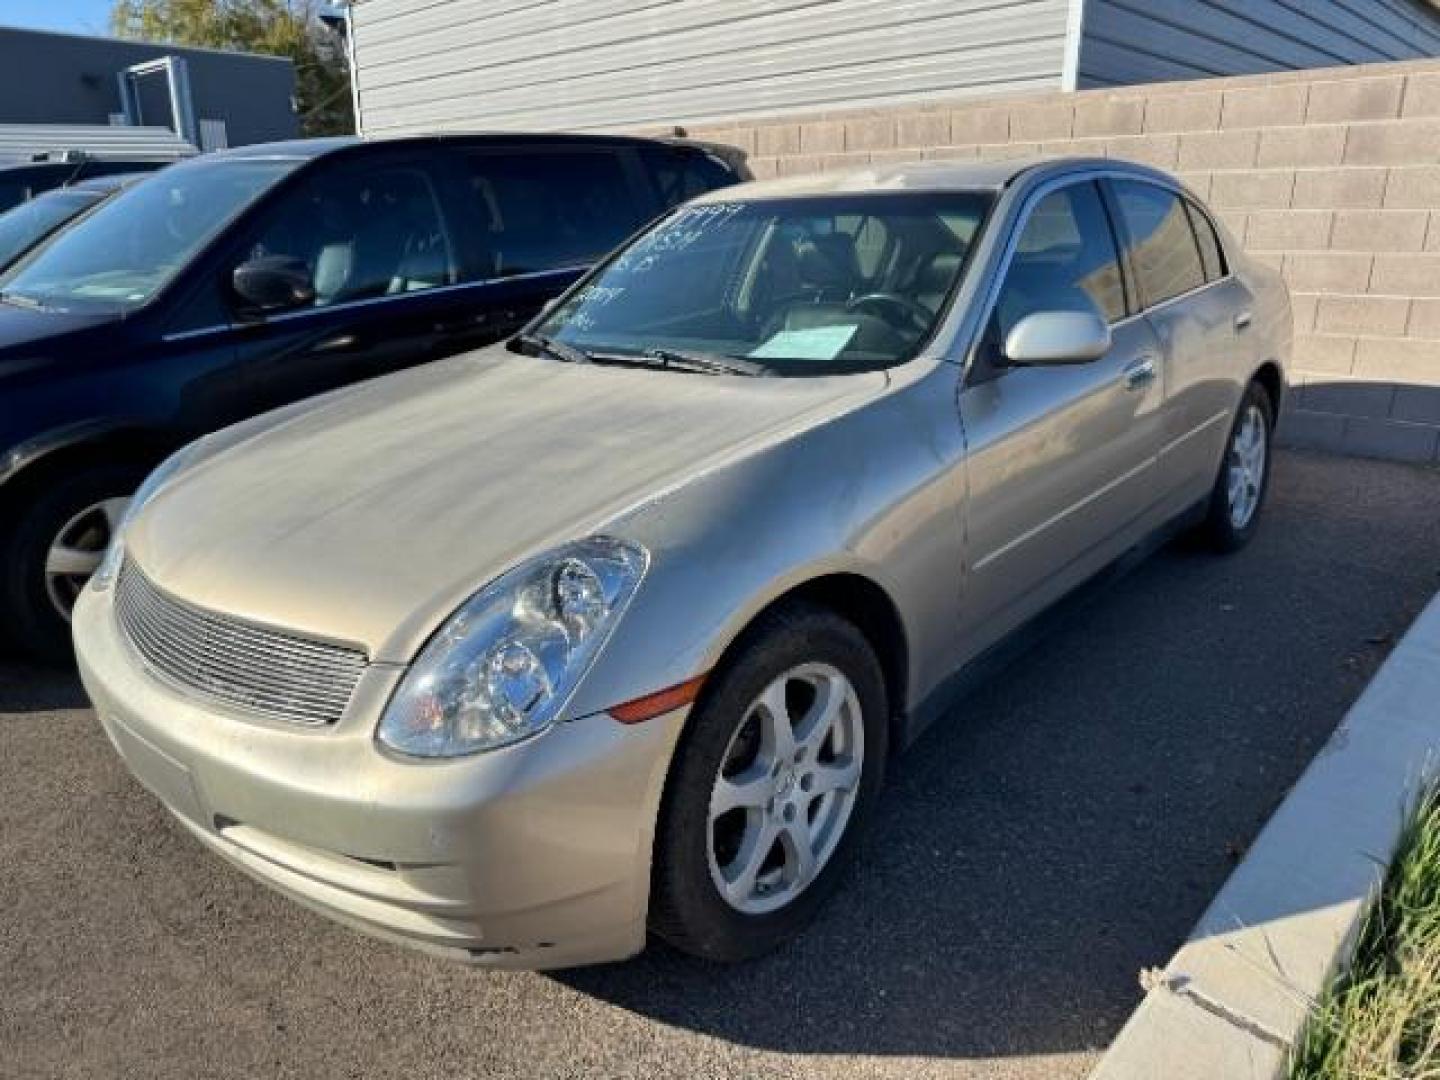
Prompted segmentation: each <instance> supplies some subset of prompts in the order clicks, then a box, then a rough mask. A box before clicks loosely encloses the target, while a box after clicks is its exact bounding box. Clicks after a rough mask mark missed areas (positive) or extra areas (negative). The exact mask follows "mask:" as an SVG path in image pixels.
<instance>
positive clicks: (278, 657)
mask: <svg viewBox="0 0 1440 1080" xmlns="http://www.w3.org/2000/svg"><path fill="white" fill-rule="evenodd" d="M115 607H116V611H117V613H118V615H119V619H120V627H121V629H122V630H123V631H124V634H125V636H126V638H128V639H129V641H130V644H131V645H132V646H134V648H135V651H136V652H138V653H139V654H140V656H141V657H142V658H143V659H144V660H145V662H146V663H147V664H148V665H149V666H150V667H151V668H152V669H153V670H154V672H155V673H156V674H157V675H159V676H161V677H162V678H164V679H167V680H168V681H170V682H172V683H174V684H176V685H177V686H179V687H180V688H182V689H184V690H188V691H191V692H193V693H195V694H198V695H200V696H202V697H206V698H209V699H210V700H212V701H217V702H220V703H221V704H224V705H229V706H231V707H233V708H236V709H239V710H242V711H244V712H248V713H253V714H255V715H258V716H263V717H268V718H271V719H275V720H284V721H287V722H289V723H292V724H311V725H319V724H333V723H334V722H335V721H336V720H339V719H340V716H341V715H342V714H343V713H344V711H345V706H346V705H347V704H349V701H350V695H351V694H352V693H353V692H354V690H355V683H356V682H357V681H358V680H359V678H360V673H361V671H363V670H364V668H365V654H364V653H363V652H361V651H360V650H359V649H354V648H347V647H345V646H343V645H332V644H330V643H328V642H324V641H315V640H312V639H310V638H304V637H300V636H298V635H295V634H287V633H284V632H282V631H279V630H270V629H267V628H264V627H260V626H254V625H252V624H250V623H246V622H241V621H239V620H238V619H234V618H231V617H229V616H226V615H217V614H214V613H212V612H208V611H203V610H201V609H200V608H197V607H192V606H191V605H189V604H186V603H183V602H182V601H180V600H177V599H175V598H174V597H173V596H169V595H167V594H165V593H163V592H161V591H160V589H158V588H157V587H156V586H155V585H154V584H153V583H152V582H151V581H150V579H149V578H147V577H146V576H145V575H144V574H143V573H142V572H141V571H140V569H139V567H137V566H136V565H135V564H134V563H133V562H131V561H130V560H129V559H126V560H125V562H124V564H123V565H122V567H121V569H120V577H119V580H118V581H117V582H116V584H115Z"/></svg>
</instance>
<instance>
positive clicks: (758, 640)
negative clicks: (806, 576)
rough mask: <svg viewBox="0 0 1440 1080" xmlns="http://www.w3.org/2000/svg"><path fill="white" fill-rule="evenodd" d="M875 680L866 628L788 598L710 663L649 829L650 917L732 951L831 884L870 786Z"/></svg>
mask: <svg viewBox="0 0 1440 1080" xmlns="http://www.w3.org/2000/svg"><path fill="white" fill-rule="evenodd" d="M887 709H888V704H887V700H886V693H885V680H884V676H883V674H882V672H881V668H880V663H879V661H878V660H877V659H876V656H875V652H874V650H873V649H872V648H871V647H870V644H869V642H868V641H866V639H865V636H864V635H863V634H862V633H861V632H860V631H859V630H858V629H857V628H856V627H855V626H854V625H853V624H851V623H849V622H847V621H846V620H844V619H842V618H840V617H839V616H837V615H835V614H834V613H832V612H830V611H828V610H825V609H823V608H819V607H815V606H812V605H808V604H805V605H800V604H796V605H793V606H790V607H787V608H786V609H784V610H781V611H777V612H775V613H773V614H771V615H768V616H766V617H765V618H764V619H763V620H762V621H761V622H760V623H758V624H757V625H756V626H755V627H754V628H753V629H752V630H751V631H750V632H749V633H748V634H747V635H746V637H745V638H744V639H743V640H742V641H741V643H740V644H739V646H738V648H737V651H736V653H735V654H734V656H733V658H732V659H730V660H729V661H727V662H726V663H725V664H724V665H723V666H722V667H721V668H719V669H717V670H716V672H715V673H714V674H713V675H712V676H711V678H710V680H709V682H708V683H707V685H706V688H705V692H704V694H703V695H702V697H701V700H700V702H699V704H698V705H697V707H696V709H695V712H694V713H693V714H692V715H691V717H690V720H689V724H688V726H687V730H686V732H685V734H684V735H683V736H682V739H681V742H680V745H679V747H678V748H677V750H676V754H675V761H674V763H673V764H672V766H671V772H670V777H669V780H668V783H667V785H666V792H665V798H664V800H663V804H662V807H661V816H660V821H659V823H658V827H657V830H656V843H655V869H654V873H653V888H652V899H651V918H650V922H651V928H652V929H653V930H654V932H655V933H656V934H657V935H659V936H660V937H661V938H663V939H665V940H666V941H668V942H669V943H670V944H671V945H674V946H675V947H676V948H679V949H681V950H683V951H685V952H688V953H691V954H693V955H696V956H700V957H704V958H706V959H710V960H718V961H723V962H735V961H740V960H746V959H749V958H751V957H755V956H760V955H762V954H764V953H766V952H769V951H771V950H773V949H775V948H777V947H778V946H779V945H781V944H782V943H783V942H785V941H786V940H788V939H789V938H791V937H793V936H794V935H795V934H797V933H799V932H800V930H802V929H803V928H804V927H805V926H806V925H807V924H808V923H809V922H810V920H811V919H812V918H813V917H814V915H815V913H816V911H817V910H818V909H819V907H820V905H821V904H822V903H823V902H824V900H825V898H826V897H827V896H828V895H829V894H830V893H831V892H833V891H834V889H835V888H836V886H837V885H838V884H839V882H840V879H841V878H842V876H843V874H844V871H845V867H846V865H847V864H848V863H849V862H850V860H851V859H852V858H853V857H854V854H855V848H856V844H857V843H858V839H859V836H860V834H861V832H862V831H863V828H864V825H865V822H866V820H867V819H868V817H869V815H870V812H871V810H872V808H873V806H874V803H875V801H876V799H877V798H878V794H879V789H880V786H881V782H882V780H883V777H884V772H885V759H886V753H887V750H888V746H887V739H888V733H889V725H888V720H887V717H888V712H887Z"/></svg>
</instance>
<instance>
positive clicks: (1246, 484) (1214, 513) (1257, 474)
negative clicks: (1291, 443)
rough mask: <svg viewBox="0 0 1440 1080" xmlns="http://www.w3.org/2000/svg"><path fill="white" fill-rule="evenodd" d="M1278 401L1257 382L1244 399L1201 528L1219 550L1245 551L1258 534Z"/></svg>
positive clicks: (1247, 390)
mask: <svg viewBox="0 0 1440 1080" xmlns="http://www.w3.org/2000/svg"><path fill="white" fill-rule="evenodd" d="M1274 427H1275V407H1274V405H1273V403H1272V402H1271V401H1270V395H1269V394H1268V393H1266V391H1265V388H1264V387H1263V386H1261V385H1260V384H1259V383H1256V382H1252V383H1251V384H1250V385H1249V386H1248V387H1246V389H1245V396H1244V397H1243V398H1241V400H1240V408H1239V411H1238V412H1237V413H1236V414H1235V422H1234V423H1233V424H1232V425H1231V427H1230V437H1229V440H1228V441H1227V442H1226V444H1225V457H1224V460H1222V461H1221V462H1220V473H1219V475H1218V476H1216V478H1215V486H1214V488H1213V489H1212V490H1211V492H1210V503H1209V506H1208V507H1207V509H1206V514H1205V521H1204V524H1202V525H1201V527H1200V531H1201V534H1202V535H1203V537H1204V538H1205V540H1206V541H1207V542H1208V543H1209V545H1210V546H1211V547H1212V548H1214V549H1215V550H1216V551H1219V552H1224V553H1228V552H1232V551H1239V550H1240V549H1241V548H1242V547H1244V546H1245V545H1246V544H1248V543H1249V542H1250V540H1251V538H1252V537H1253V536H1254V535H1255V530H1256V528H1257V527H1258V525H1259V522H1260V511H1261V509H1262V508H1263V507H1264V505H1265V495H1266V493H1267V492H1268V491H1269V490H1270V466H1271V460H1272V455H1271V452H1270V451H1271V445H1270V444H1271V439H1272V435H1273V432H1274Z"/></svg>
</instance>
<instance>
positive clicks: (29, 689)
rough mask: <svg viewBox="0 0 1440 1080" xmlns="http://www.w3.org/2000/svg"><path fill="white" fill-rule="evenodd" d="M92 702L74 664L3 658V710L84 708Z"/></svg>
mask: <svg viewBox="0 0 1440 1080" xmlns="http://www.w3.org/2000/svg"><path fill="white" fill-rule="evenodd" d="M89 704H90V701H89V699H88V698H87V697H86V696H85V688H84V687H83V686H81V685H80V679H79V677H78V676H77V675H76V674H75V671H74V669H73V668H70V669H66V668H62V667H43V666H39V665H32V664H25V663H21V662H20V661H18V660H10V659H8V658H0V713H34V712H53V711H56V710H59V709H84V708H87V707H88V706H89Z"/></svg>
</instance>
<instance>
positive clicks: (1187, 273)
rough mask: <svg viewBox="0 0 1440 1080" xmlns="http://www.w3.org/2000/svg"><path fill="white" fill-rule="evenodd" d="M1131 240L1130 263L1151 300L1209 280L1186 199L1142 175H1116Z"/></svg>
mask: <svg viewBox="0 0 1440 1080" xmlns="http://www.w3.org/2000/svg"><path fill="white" fill-rule="evenodd" d="M1114 191H1115V201H1116V203H1117V204H1118V205H1119V208H1120V217H1121V220H1122V221H1123V222H1124V224H1125V232H1126V234H1127V236H1128V239H1129V245H1130V263H1131V265H1132V266H1133V267H1134V269H1135V276H1136V278H1137V279H1138V280H1139V284H1140V294H1141V296H1143V297H1144V300H1145V303H1146V305H1147V306H1154V305H1155V304H1161V303H1164V302H1165V301H1166V300H1170V299H1172V298H1174V297H1176V296H1180V295H1182V294H1184V293H1187V292H1190V291H1191V290H1192V289H1198V288H1200V287H1201V286H1202V285H1204V284H1205V280H1206V276H1205V264H1204V262H1203V261H1202V260H1201V257H1200V248H1199V245H1198V244H1197V243H1196V242H1195V231H1194V230H1193V229H1192V228H1191V227H1190V218H1189V215H1188V214H1187V213H1186V210H1185V203H1184V200H1182V199H1181V198H1180V197H1179V196H1178V195H1176V194H1175V193H1174V192H1172V191H1170V190H1168V189H1166V188H1163V187H1160V186H1158V185H1156V184H1147V183H1144V182H1142V181H1138V180H1116V181H1114Z"/></svg>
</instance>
